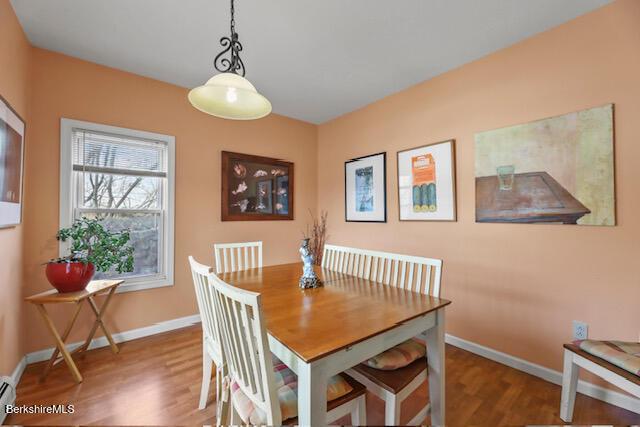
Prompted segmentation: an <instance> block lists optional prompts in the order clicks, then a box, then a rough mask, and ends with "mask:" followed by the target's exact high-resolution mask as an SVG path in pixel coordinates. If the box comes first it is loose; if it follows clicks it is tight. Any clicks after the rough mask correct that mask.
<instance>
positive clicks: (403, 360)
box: [364, 339, 427, 371]
mask: <svg viewBox="0 0 640 427" xmlns="http://www.w3.org/2000/svg"><path fill="white" fill-rule="evenodd" d="M426 352H427V348H426V347H425V345H424V344H423V343H421V342H419V341H417V340H415V339H410V340H407V341H405V342H403V343H400V344H398V345H397V346H395V347H392V348H390V349H389V350H386V351H384V352H382V353H380V354H378V355H377V356H374V357H372V358H371V359H369V360H367V361H366V362H364V364H365V365H367V366H370V367H372V368H374V369H381V370H383V371H393V370H395V369H399V368H404V367H405V366H407V365H409V364H411V363H412V362H414V361H415V360H417V359H419V358H424V356H425V354H426Z"/></svg>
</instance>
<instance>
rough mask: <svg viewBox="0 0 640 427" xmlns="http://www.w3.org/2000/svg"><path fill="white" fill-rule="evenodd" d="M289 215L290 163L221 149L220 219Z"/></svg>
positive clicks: (285, 216) (290, 210) (275, 217)
mask: <svg viewBox="0 0 640 427" xmlns="http://www.w3.org/2000/svg"><path fill="white" fill-rule="evenodd" d="M290 219H293V163H290V162H285V161H282V160H278V159H272V158H269V157H260V156H252V155H249V154H241V153H230V152H227V151H223V152H222V220H223V221H261V220H290Z"/></svg>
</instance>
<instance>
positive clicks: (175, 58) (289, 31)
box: [11, 0, 610, 123]
mask: <svg viewBox="0 0 640 427" xmlns="http://www.w3.org/2000/svg"><path fill="white" fill-rule="evenodd" d="M609 2H610V1H609V0H535V1H533V0H482V1H478V0H268V1H266V0H238V1H237V2H236V30H237V31H238V33H239V35H240V41H241V42H242V44H243V45H244V51H243V53H242V58H243V60H244V63H245V65H246V67H247V78H249V80H251V82H252V83H253V84H254V85H255V86H256V87H257V88H258V90H259V91H260V92H261V93H263V94H264V95H265V96H266V97H267V98H269V99H270V100H271V102H272V104H273V109H274V111H275V112H276V113H279V114H282V115H285V116H289V117H293V118H297V119H301V120H305V121H308V122H312V123H323V122H325V121H327V120H330V119H332V118H335V117H338V116H340V115H342V114H344V113H347V112H350V111H353V110H356V109H358V108H361V107H363V106H365V105H367V104H369V103H371V102H373V101H376V100H378V99H381V98H383V97H385V96H387V95H390V94H392V93H394V92H398V91H400V90H402V89H405V88H407V87H409V86H411V85H414V84H416V83H419V82H421V81H424V80H428V79H430V78H432V77H434V76H437V75H438V74H441V73H444V72H446V71H448V70H451V69H452V68H455V67H458V66H460V65H462V64H464V63H467V62H470V61H473V60H475V59H477V58H480V57H482V56H484V55H487V54H489V53H491V52H494V51H496V50H498V49H501V48H504V47H507V46H509V45H512V44H514V43H516V42H518V41H520V40H522V39H524V38H527V37H529V36H531V35H533V34H536V33H539V32H542V31H545V30H547V29H549V28H552V27H554V26H557V25H559V24H561V23H563V22H566V21H568V20H570V19H572V18H575V17H576V16H578V15H581V14H583V13H586V12H588V11H590V10H593V9H595V8H598V7H600V6H603V5H605V4H607V3H609ZM11 3H12V5H13V8H14V9H15V11H16V14H17V15H18V18H19V20H20V22H21V24H22V26H23V28H24V30H25V32H26V33H27V37H28V38H29V40H30V41H31V43H32V44H33V45H35V46H38V47H41V48H45V49H50V50H53V51H56V52H61V53H64V54H67V55H71V56H75V57H78V58H81V59H85V60H88V61H92V62H96V63H98V64H103V65H107V66H110V67H114V68H119V69H122V70H126V71H129V72H132V73H136V74H140V75H143V76H148V77H151V78H154V79H158V80H162V81H165V82H169V83H173V84H176V85H179V86H183V87H186V88H191V87H194V86H199V85H201V84H202V83H204V82H205V81H206V80H208V78H209V77H211V75H212V74H213V71H214V70H213V66H212V62H213V58H214V56H215V55H216V54H217V53H218V51H219V50H220V47H219V44H218V40H219V38H220V37H221V36H225V35H228V32H229V1H227V0H47V1H42V0H11Z"/></svg>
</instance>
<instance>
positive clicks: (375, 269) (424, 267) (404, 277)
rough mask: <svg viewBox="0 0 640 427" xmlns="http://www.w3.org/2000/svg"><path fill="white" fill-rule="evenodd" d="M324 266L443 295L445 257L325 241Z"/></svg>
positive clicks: (424, 292)
mask: <svg viewBox="0 0 640 427" xmlns="http://www.w3.org/2000/svg"><path fill="white" fill-rule="evenodd" d="M322 267H323V268H326V269H328V270H331V271H336V272H339V273H344V274H350V275H353V276H356V277H360V278H363V279H367V280H371V281H374V282H378V283H382V284H385V285H389V286H395V287H398V288H402V289H407V290H410V291H414V292H420V293H423V294H425V295H431V296H434V297H439V296H440V282H441V277H442V260H439V259H433V258H425V257H417V256H410V255H400V254H394V253H390V252H380V251H370V250H366V249H357V248H350V247H346V246H337V245H330V244H325V246H324V252H323V258H322Z"/></svg>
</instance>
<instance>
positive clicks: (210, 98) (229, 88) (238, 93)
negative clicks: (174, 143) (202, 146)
mask: <svg viewBox="0 0 640 427" xmlns="http://www.w3.org/2000/svg"><path fill="white" fill-rule="evenodd" d="M234 14H235V7H234V0H231V36H230V37H222V38H221V39H220V44H221V45H222V47H223V48H224V49H223V51H222V52H220V53H219V54H218V55H217V56H216V58H215V60H214V66H215V68H216V70H218V71H220V74H217V75H215V76H213V77H211V78H210V79H209V81H207V83H205V84H204V85H203V86H198V87H197V88H194V89H191V91H190V92H189V102H191V105H193V106H194V107H195V108H197V109H198V110H200V111H202V112H204V113H207V114H211V115H212V116H216V117H221V118H223V119H231V120H254V119H260V118H262V117H265V116H267V115H268V114H269V113H271V103H270V102H269V100H268V99H267V98H265V97H264V96H262V95H260V94H259V93H258V91H257V90H256V88H255V87H254V86H253V85H252V84H251V82H250V81H249V80H247V79H245V78H244V75H245V73H246V70H245V68H244V63H243V62H242V59H240V51H242V44H241V43H240V41H239V40H238V33H236V21H235V18H234ZM227 53H229V54H230V55H231V58H230V59H229V58H225V57H224V56H225V55H226V54H227Z"/></svg>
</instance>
